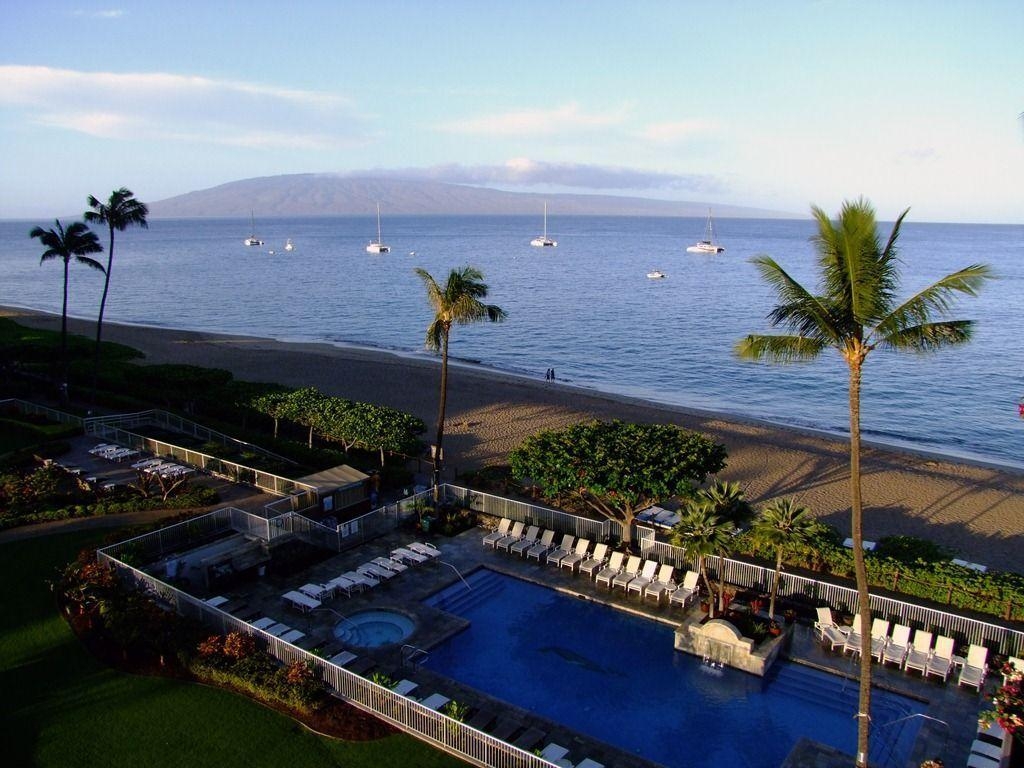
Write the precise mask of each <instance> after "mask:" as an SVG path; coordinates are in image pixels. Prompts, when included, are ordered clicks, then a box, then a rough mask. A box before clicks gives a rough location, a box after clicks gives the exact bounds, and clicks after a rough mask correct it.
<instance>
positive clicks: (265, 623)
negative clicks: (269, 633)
mask: <svg viewBox="0 0 1024 768" xmlns="http://www.w3.org/2000/svg"><path fill="white" fill-rule="evenodd" d="M277 623H278V621H277V619H272V618H270V617H269V616H262V617H260V618H258V619H256V621H254V622H253V623H252V625H253V626H254V627H256V629H266V628H267V627H272V626H274V625H275V624H277Z"/></svg>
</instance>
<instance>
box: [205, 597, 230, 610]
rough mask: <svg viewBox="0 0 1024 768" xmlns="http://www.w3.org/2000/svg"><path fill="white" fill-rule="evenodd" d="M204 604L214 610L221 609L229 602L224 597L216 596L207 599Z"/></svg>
mask: <svg viewBox="0 0 1024 768" xmlns="http://www.w3.org/2000/svg"><path fill="white" fill-rule="evenodd" d="M203 602H204V603H206V604H207V605H209V606H212V607H214V608H220V607H221V606H222V605H224V603H226V602H228V598H226V597H224V595H214V596H213V597H208V598H206V599H205V600H203Z"/></svg>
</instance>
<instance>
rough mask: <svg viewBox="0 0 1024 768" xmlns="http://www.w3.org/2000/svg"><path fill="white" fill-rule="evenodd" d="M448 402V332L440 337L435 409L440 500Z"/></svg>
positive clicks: (436, 477) (436, 490)
mask: <svg viewBox="0 0 1024 768" xmlns="http://www.w3.org/2000/svg"><path fill="white" fill-rule="evenodd" d="M447 404H448V332H447V331H445V333H444V336H442V338H441V398H440V403H439V405H438V409H437V441H436V442H435V443H434V451H435V453H434V501H435V502H437V501H439V500H440V495H441V491H440V486H441V469H442V467H441V444H442V442H443V441H444V411H445V406H447Z"/></svg>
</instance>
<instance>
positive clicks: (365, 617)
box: [334, 609, 416, 648]
mask: <svg viewBox="0 0 1024 768" xmlns="http://www.w3.org/2000/svg"><path fill="white" fill-rule="evenodd" d="M415 628H416V624H415V622H414V621H413V620H412V619H410V618H409V617H408V616H406V615H405V614H404V613H399V612H398V611H388V610H380V609H373V610H367V611H358V612H356V613H353V614H351V615H350V616H346V617H345V618H344V619H342V620H341V621H339V622H338V623H337V624H335V625H334V636H335V637H336V638H338V639H339V640H340V641H341V642H343V643H346V644H348V645H354V646H356V647H358V648H376V647H377V646H380V645H391V644H392V643H398V642H401V641H402V640H405V638H407V637H408V636H409V635H411V634H412V631H413V630H414V629H415Z"/></svg>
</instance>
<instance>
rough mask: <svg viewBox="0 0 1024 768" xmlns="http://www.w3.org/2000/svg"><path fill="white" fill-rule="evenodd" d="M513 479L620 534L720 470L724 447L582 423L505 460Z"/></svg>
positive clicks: (634, 427) (650, 429)
mask: <svg viewBox="0 0 1024 768" xmlns="http://www.w3.org/2000/svg"><path fill="white" fill-rule="evenodd" d="M509 461H510V463H511V465H512V473H513V475H514V476H515V477H517V478H520V479H522V480H528V481H529V482H530V483H532V484H533V485H535V486H537V487H538V488H539V489H540V490H541V492H542V493H543V494H544V496H545V497H547V498H551V499H558V498H571V499H576V500H579V501H581V502H583V503H584V504H585V505H586V506H587V507H588V508H590V509H591V510H593V511H594V512H597V513H598V514H600V515H602V516H604V517H607V518H609V519H612V520H617V521H618V522H620V523H622V526H623V538H624V540H626V541H628V540H629V536H630V533H629V526H630V524H631V523H632V522H633V519H634V517H635V516H636V513H637V512H638V511H640V510H641V509H643V508H645V507H648V506H650V505H651V504H653V503H655V502H657V501H660V500H663V499H667V498H670V497H672V496H689V495H691V494H692V493H694V491H695V490H696V489H697V488H698V487H699V486H700V485H701V484H702V483H703V482H704V481H705V480H706V479H707V477H708V475H711V474H714V473H716V472H719V471H721V470H722V469H723V468H724V467H725V462H726V450H725V447H724V446H722V445H720V444H718V443H716V442H714V441H713V440H711V439H710V438H708V437H706V436H704V435H701V434H698V433H696V432H689V431H687V430H684V429H681V428H679V427H676V426H674V425H671V424H633V423H628V422H623V421H618V420H615V421H588V422H581V423H578V424H573V425H571V426H569V427H566V428H564V429H560V430H544V431H542V432H538V433H537V434H536V435H532V436H531V437H528V438H526V440H524V441H523V443H522V445H520V446H519V447H518V448H516V449H515V450H514V451H512V453H511V454H510V455H509Z"/></svg>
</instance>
